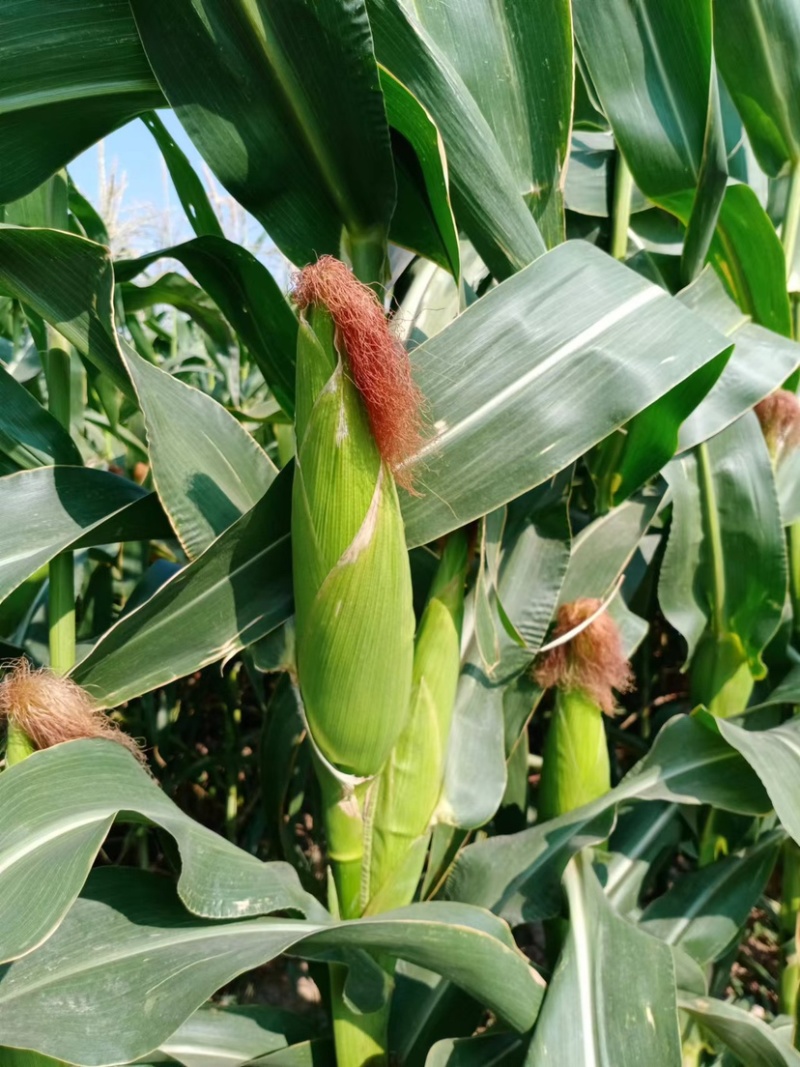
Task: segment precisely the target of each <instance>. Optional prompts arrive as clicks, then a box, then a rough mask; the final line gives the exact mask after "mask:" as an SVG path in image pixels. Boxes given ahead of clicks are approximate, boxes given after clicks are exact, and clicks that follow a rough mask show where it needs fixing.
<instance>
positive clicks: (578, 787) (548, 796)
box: [539, 689, 611, 819]
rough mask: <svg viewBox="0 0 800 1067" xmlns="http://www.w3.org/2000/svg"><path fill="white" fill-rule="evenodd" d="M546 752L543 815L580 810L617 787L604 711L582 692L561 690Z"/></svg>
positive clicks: (552, 815)
mask: <svg viewBox="0 0 800 1067" xmlns="http://www.w3.org/2000/svg"><path fill="white" fill-rule="evenodd" d="M542 756H543V765H542V781H541V786H540V789H539V816H540V818H541V819H554V818H556V816H558V815H563V814H564V813H565V812H568V811H573V810H574V809H575V808H580V807H582V805H584V804H588V803H589V802H590V801H592V800H597V798H598V797H601V796H604V795H605V794H606V793H607V792H608V791H609V789H610V788H611V766H610V762H609V758H608V745H607V744H606V730H605V725H604V723H603V712H602V710H601V709H600V708H599V707H598V705H597V704H596V703H595V702H594V701H593V700H591V699H590V698H589V697H588V696H587V695H586V693H584V692H583V691H582V690H580V689H573V690H569V691H564V690H563V689H557V690H556V704H555V710H554V712H553V719H552V721H551V723H550V729H549V730H548V731H547V738H546V740H545V744H544V751H543V753H542Z"/></svg>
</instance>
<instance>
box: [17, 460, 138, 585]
mask: <svg viewBox="0 0 800 1067" xmlns="http://www.w3.org/2000/svg"><path fill="white" fill-rule="evenodd" d="M150 495H152V494H149V493H148V492H147V490H146V489H142V487H141V486H139V485H136V484H135V483H134V482H130V481H128V480H127V479H126V478H121V477H119V475H116V474H110V473H109V472H108V471H101V470H93V469H91V468H88V467H37V468H36V469H34V470H29V471H20V472H19V473H18V474H10V475H8V476H7V477H5V478H0V513H1V514H2V516H3V522H2V524H0V600H2V599H4V597H6V596H8V594H9V593H11V592H13V590H14V589H16V588H17V586H18V585H20V584H21V583H22V582H24V581H25V579H26V578H28V577H30V575H31V574H34V573H35V572H36V571H37V570H38V569H39V568H40V567H41V566H43V565H44V564H45V563H48V562H49V561H50V560H51V559H52V558H53V557H54V556H57V555H58V553H59V552H63V551H64V550H65V549H67V548H70V547H75V546H77V545H78V544H79V543H80V542H84V543H85V539H86V538H92V540H90V543H91V544H103V543H108V542H110V541H113V540H115V538H113V537H111V536H106V533H107V529H106V527H107V522H108V521H109V520H111V521H113V522H119V523H120V525H121V530H120V532H121V533H122V534H123V537H122V538H121V539H127V538H126V537H125V536H124V527H125V521H126V519H127V517H128V514H129V513H128V511H127V509H128V508H129V507H131V505H133V504H135V503H138V502H140V501H142V500H144V499H145V498H147V497H148V496H150ZM21 530H24V531H25V536H24V538H20V531H21ZM99 530H103V531H104V532H103V533H102V534H100V535H99V536H100V537H101V538H102V539H101V540H99V541H98V540H94V539H93V537H94V536H96V535H97V534H98V531H99Z"/></svg>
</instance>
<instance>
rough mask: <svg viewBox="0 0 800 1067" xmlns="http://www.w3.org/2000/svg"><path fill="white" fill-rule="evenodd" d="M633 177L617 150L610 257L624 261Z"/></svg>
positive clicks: (626, 248) (626, 249)
mask: <svg viewBox="0 0 800 1067" xmlns="http://www.w3.org/2000/svg"><path fill="white" fill-rule="evenodd" d="M632 194H633V175H632V174H631V172H630V170H629V169H628V164H627V163H626V162H625V160H624V158H623V156H622V153H621V152H620V151H619V149H617V169H616V173H615V175H614V204H613V206H612V209H611V255H612V256H613V257H614V259H624V258H625V255H626V253H627V251H628V228H629V226H630V221H631V197H632Z"/></svg>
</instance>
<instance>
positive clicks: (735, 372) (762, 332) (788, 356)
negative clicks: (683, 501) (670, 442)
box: [678, 268, 800, 451]
mask: <svg viewBox="0 0 800 1067" xmlns="http://www.w3.org/2000/svg"><path fill="white" fill-rule="evenodd" d="M678 299H679V300H680V301H681V302H682V303H684V304H686V306H687V307H690V308H691V309H692V310H693V311H696V312H697V314H698V315H701V316H702V317H703V318H704V319H706V320H707V321H708V322H710V323H711V324H712V325H713V326H714V327H715V328H716V329H718V330H719V331H720V333H724V334H725V336H726V337H729V338H730V340H731V341H733V342H734V345H735V347H734V349H733V354H732V355H731V357H730V359H729V360H728V362H727V364H726V366H725V373H724V374H723V375H722V376H721V378H720V379H719V381H718V382H717V383H716V385H714V386H713V387H712V389H711V391H710V392H709V394H708V396H707V397H706V398H705V399H704V400H702V401H701V402H700V404H699V405H698V406H697V408H696V409H695V411H694V412H693V413H692V414H691V415H690V416H689V418H688V419H687V420H686V422H684V423H683V425H682V426H681V431H680V448H681V451H683V450H686V449H689V448H693V447H694V446H695V445H698V444H700V443H701V442H703V441H706V440H708V438H709V437H713V436H714V435H715V434H717V433H719V432H720V431H721V430H724V429H725V428H726V427H727V426H729V425H730V424H731V423H732V422H735V420H736V419H738V418H739V416H740V415H743V414H744V413H745V412H746V411H749V410H750V408H752V407H753V406H754V405H755V404H757V403H758V401H759V400H763V399H764V397H765V396H768V395H769V394H770V393H771V392H772V391H773V390H774V389H777V388H778V387H779V386H780V385H782V384H783V382H785V381H786V379H787V378H788V377H789V376H790V375H791V374H792V373H793V372H794V371H795V370H796V369H797V367H798V364H800V345H798V344H796V343H795V342H794V341H790V340H789V339H788V338H786V337H782V336H781V335H780V334H777V333H774V332H773V331H772V330H766V329H764V328H763V327H761V326H756V325H754V324H753V323H752V322H750V319H749V316H748V315H747V313H746V312H744V311H741V310H740V308H739V307H737V305H736V304H735V303H734V302H733V300H731V298H730V297H729V296H728V295H727V293H726V291H725V288H724V286H723V284H722V282H721V280H720V279H719V277H718V276H717V275H716V274H715V273H714V272H713V271H712V270H711V269H710V268H707V269H706V270H704V271H703V273H702V274H701V275H700V277H699V278H697V279H696V280H695V281H694V282H692V284H691V285H690V286H689V287H688V288H686V289H684V290H683V292H682V293H681V294H680V295H679V297H678Z"/></svg>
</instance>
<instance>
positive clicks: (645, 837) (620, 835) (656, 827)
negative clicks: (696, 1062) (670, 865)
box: [601, 802, 705, 991]
mask: <svg viewBox="0 0 800 1067" xmlns="http://www.w3.org/2000/svg"><path fill="white" fill-rule="evenodd" d="M679 812H680V809H679V807H678V805H677V804H669V803H665V802H662V803H657V802H656V803H650V804H633V805H631V806H630V807H623V808H622V810H621V811H620V812H619V813H618V818H617V824H616V826H615V827H614V832H613V834H612V835H611V839H610V841H609V843H608V847H609V849H610V852H609V854H608V858H606V857H603V859H602V863H603V867H604V868H605V870H604V876H603V877H602V878H601V881H602V883H603V891H604V893H605V895H606V896H607V897H608V899H609V902H610V903H611V904H612V905H613V907H614V909H615V910H616V911H617V912H619V914H620V915H625V916H627V917H629V918H632V917H636V916H638V914H639V913H640V911H641V909H640V908H639V898H640V897H641V895H642V890H643V888H644V886H645V884H646V883H647V886H648V888H649V885H650V883H651V880H652V877H653V876H654V875H655V874H656V873H657V871H658V869H659V863H660V861H662V860H664V861H666V860H668V859H670V858H671V857H672V856H673V854H674V850H675V849H676V848H677V847H678V845H679V844H680V841H681V836H682V834H681V831H682V823H681V821H680V819H679V818H678V815H679ZM703 990H704V991H705V985H703Z"/></svg>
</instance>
